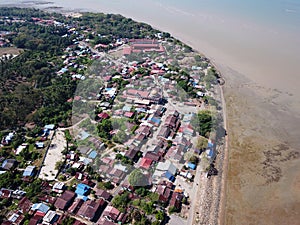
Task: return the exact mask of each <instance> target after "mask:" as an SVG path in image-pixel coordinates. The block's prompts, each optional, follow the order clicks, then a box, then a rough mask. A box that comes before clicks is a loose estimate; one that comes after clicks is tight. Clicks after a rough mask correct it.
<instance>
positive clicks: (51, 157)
mask: <svg viewBox="0 0 300 225" xmlns="http://www.w3.org/2000/svg"><path fill="white" fill-rule="evenodd" d="M66 146H67V142H66V139H65V136H64V133H63V131H61V130H57V131H56V133H55V136H54V137H53V140H52V142H51V145H50V147H49V149H48V151H47V153H46V154H47V155H46V157H45V161H44V166H43V167H42V169H41V172H40V175H39V178H41V179H43V180H54V179H55V177H56V175H57V173H58V170H56V169H55V164H56V162H58V161H61V160H62V158H63V154H62V153H61V152H62V151H63V150H64V148H65V147H66Z"/></svg>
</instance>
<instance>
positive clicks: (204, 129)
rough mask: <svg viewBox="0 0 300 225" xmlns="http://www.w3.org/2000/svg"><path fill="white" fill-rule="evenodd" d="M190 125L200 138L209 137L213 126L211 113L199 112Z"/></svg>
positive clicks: (208, 111) (207, 111) (206, 111)
mask: <svg viewBox="0 0 300 225" xmlns="http://www.w3.org/2000/svg"><path fill="white" fill-rule="evenodd" d="M192 125H193V127H194V129H195V130H196V131H198V132H199V134H200V135H201V136H204V137H207V138H208V137H209V134H210V132H211V131H212V128H213V125H214V118H213V113H212V111H210V110H203V111H199V113H198V114H197V116H195V117H194V118H193V119H192Z"/></svg>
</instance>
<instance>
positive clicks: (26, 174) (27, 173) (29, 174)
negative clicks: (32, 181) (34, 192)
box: [23, 166, 35, 177]
mask: <svg viewBox="0 0 300 225" xmlns="http://www.w3.org/2000/svg"><path fill="white" fill-rule="evenodd" d="M34 174H35V166H27V167H26V169H25V170H24V172H23V177H32V176H33V175H34Z"/></svg>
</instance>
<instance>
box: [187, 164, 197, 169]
mask: <svg viewBox="0 0 300 225" xmlns="http://www.w3.org/2000/svg"><path fill="white" fill-rule="evenodd" d="M188 167H189V168H190V169H192V170H194V169H196V165H195V164H194V163H191V162H189V163H188Z"/></svg>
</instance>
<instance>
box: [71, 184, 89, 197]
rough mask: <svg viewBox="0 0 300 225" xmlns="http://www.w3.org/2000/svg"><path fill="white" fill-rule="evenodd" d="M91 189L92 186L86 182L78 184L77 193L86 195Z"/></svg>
mask: <svg viewBox="0 0 300 225" xmlns="http://www.w3.org/2000/svg"><path fill="white" fill-rule="evenodd" d="M89 190H90V186H88V185H86V184H78V185H77V188H76V191H75V193H76V194H77V195H86V194H87V193H88V192H89Z"/></svg>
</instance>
